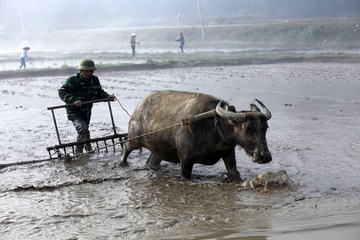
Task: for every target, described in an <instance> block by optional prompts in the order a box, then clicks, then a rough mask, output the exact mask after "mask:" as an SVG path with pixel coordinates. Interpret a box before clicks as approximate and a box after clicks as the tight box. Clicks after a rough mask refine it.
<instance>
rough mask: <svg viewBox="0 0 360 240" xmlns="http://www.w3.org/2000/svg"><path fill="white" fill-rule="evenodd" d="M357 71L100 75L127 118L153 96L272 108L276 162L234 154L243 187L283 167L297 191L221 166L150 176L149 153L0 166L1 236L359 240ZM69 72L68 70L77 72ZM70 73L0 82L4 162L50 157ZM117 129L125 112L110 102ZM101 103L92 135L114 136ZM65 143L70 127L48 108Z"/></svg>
mask: <svg viewBox="0 0 360 240" xmlns="http://www.w3.org/2000/svg"><path fill="white" fill-rule="evenodd" d="M359 71H360V66H359V65H356V64H338V63H326V64H324V63H289V64H275V65H274V64H271V65H250V66H232V67H198V68H176V69H157V70H139V71H122V72H110V71H108V72H99V74H97V75H98V76H99V78H100V81H101V83H102V86H103V87H104V89H106V90H107V91H108V92H109V93H114V94H115V95H116V96H117V98H118V99H119V100H120V102H121V104H122V105H123V107H124V108H125V109H126V110H127V111H128V112H129V113H130V114H131V113H132V112H133V110H134V108H135V107H136V105H137V104H138V102H140V100H141V99H142V98H143V97H144V96H146V95H147V94H149V93H150V92H151V91H153V90H161V89H171V90H181V91H194V92H201V93H206V94H211V95H214V96H216V97H218V98H221V99H224V100H226V101H228V102H230V103H231V104H232V105H234V106H236V108H237V110H248V109H249V104H250V103H252V101H253V99H255V98H257V99H259V100H261V101H263V102H264V104H265V105H266V106H267V107H268V108H269V109H270V110H271V112H272V114H273V117H272V119H271V120H270V121H269V127H270V129H269V131H268V134H267V139H268V145H269V149H270V151H271V152H272V156H273V161H272V162H271V163H269V164H266V165H258V164H256V163H253V162H252V161H251V158H250V157H248V156H246V155H245V153H244V152H243V151H242V150H241V149H237V151H236V156H237V165H238V169H239V171H240V174H241V176H242V178H243V179H248V180H250V179H254V178H255V177H257V176H259V175H260V174H262V173H264V172H276V171H280V170H281V171H282V170H283V171H286V173H287V176H288V177H289V178H290V179H291V181H292V182H294V184H295V185H296V188H291V189H289V188H282V187H277V188H269V189H267V190H266V191H264V190H259V189H248V190H244V189H243V188H241V187H240V185H239V184H235V183H232V182H228V179H227V174H226V172H227V171H226V169H225V166H224V164H223V163H222V162H221V161H220V162H219V163H217V164H216V165H214V166H202V165H196V166H195V167H194V170H193V179H192V181H190V182H189V181H181V180H180V166H178V165H175V164H171V163H166V162H163V163H162V164H161V167H160V168H159V169H157V170H151V169H148V168H147V167H146V166H145V161H146V159H147V157H148V156H149V152H148V151H147V150H146V149H144V150H143V152H136V151H135V152H134V153H132V154H131V155H130V156H129V159H128V161H129V163H130V166H129V167H127V168H112V167H111V166H112V164H113V163H115V162H116V161H118V159H119V157H120V153H121V148H120V147H118V148H117V151H115V152H114V151H111V150H109V151H107V152H106V151H102V152H100V153H95V154H91V155H89V156H84V157H81V158H79V159H77V160H75V161H72V162H66V161H62V160H53V161H48V162H42V163H37V164H30V165H21V166H11V167H8V168H4V169H0V174H1V180H0V222H1V225H2V228H1V229H0V234H1V236H3V238H6V239H15V238H18V239H24V238H26V239H60V238H62V239H222V238H226V239H253V240H255V239H304V238H306V239H339V238H343V239H358V236H359V235H360V230H359V229H360V219H359V215H360V204H359V202H360V201H359V200H360V188H359V184H358V183H359V182H360V177H359V174H358V173H359V169H360V164H359V162H358V160H357V159H358V155H359V153H360V150H359V149H360V143H359V139H360V135H359V131H358V129H359V127H360V123H359V121H358V119H359V116H360V111H359V108H360V98H359V97H358V89H359V84H360V77H359V75H358V73H359ZM74 73H75V71H74ZM67 77H68V76H67V75H64V76H54V77H34V78H32V77H26V78H25V77H24V78H9V79H3V80H1V81H0V96H1V98H0V99H1V100H0V112H1V121H0V133H1V136H2V137H1V140H0V144H1V152H0V163H1V164H4V163H14V162H19V161H29V160H36V159H44V158H47V157H48V155H47V152H46V147H48V146H52V145H56V144H57V137H56V133H55V130H54V123H53V120H52V116H51V112H50V111H48V110H46V108H47V107H49V106H56V105H61V104H63V103H62V102H61V101H60V100H59V98H58V96H57V89H58V88H59V87H60V86H61V85H62V84H63V82H64V81H65V79H66V78H67ZM112 106H113V113H114V117H115V124H116V126H117V128H118V132H119V133H121V132H127V123H128V121H129V116H128V115H127V114H126V112H125V111H123V110H122V108H121V107H120V106H119V104H118V103H116V102H114V103H112ZM107 109H108V108H107V105H106V104H96V105H95V106H94V110H93V117H92V123H91V126H90V130H91V134H92V137H94V138H95V137H102V136H104V135H109V134H111V133H112V125H111V120H110V116H109V113H108V110H107ZM55 114H56V118H57V121H58V127H59V129H60V136H61V139H62V141H63V142H64V143H65V142H72V141H74V139H75V135H76V134H75V130H74V129H73V126H72V124H71V123H70V122H68V121H67V120H66V116H65V110H63V109H60V110H57V111H56V112H55Z"/></svg>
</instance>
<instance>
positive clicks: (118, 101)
mask: <svg viewBox="0 0 360 240" xmlns="http://www.w3.org/2000/svg"><path fill="white" fill-rule="evenodd" d="M115 99H116V101H118V103H119V104H120V107H121V108H122V109H123V110H124V111H125V112H126V113H127V115H129V117H131V115H130V114H129V113H128V111H126V109H125V108H124V107H123V106H122V105H121V102H120V101H119V99H117V98H116V97H115Z"/></svg>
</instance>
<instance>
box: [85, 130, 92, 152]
mask: <svg viewBox="0 0 360 240" xmlns="http://www.w3.org/2000/svg"><path fill="white" fill-rule="evenodd" d="M84 136H85V139H84V140H88V139H90V132H88V133H87V134H85V135H84ZM85 150H86V151H87V152H89V151H92V147H91V143H85Z"/></svg>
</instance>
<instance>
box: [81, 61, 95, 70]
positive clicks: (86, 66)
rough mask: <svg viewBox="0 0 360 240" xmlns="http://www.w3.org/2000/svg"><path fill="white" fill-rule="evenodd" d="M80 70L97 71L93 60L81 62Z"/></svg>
mask: <svg viewBox="0 0 360 240" xmlns="http://www.w3.org/2000/svg"><path fill="white" fill-rule="evenodd" d="M77 69H79V70H97V69H96V67H95V63H94V61H93V60H90V59H85V60H82V61H81V62H80V66H79V67H78V68H77Z"/></svg>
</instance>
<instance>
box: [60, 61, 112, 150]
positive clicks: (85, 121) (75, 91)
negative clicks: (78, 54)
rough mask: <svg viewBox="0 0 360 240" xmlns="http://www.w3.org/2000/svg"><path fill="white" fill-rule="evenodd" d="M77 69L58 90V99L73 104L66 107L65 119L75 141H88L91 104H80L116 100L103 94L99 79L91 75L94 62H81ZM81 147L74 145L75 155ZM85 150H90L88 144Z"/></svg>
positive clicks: (94, 68) (93, 69) (105, 93)
mask: <svg viewBox="0 0 360 240" xmlns="http://www.w3.org/2000/svg"><path fill="white" fill-rule="evenodd" d="M77 69H79V70H80V72H79V73H77V74H75V75H73V76H71V77H69V78H68V79H67V80H66V82H65V84H64V85H62V86H61V88H60V89H59V97H60V99H61V100H62V101H64V102H65V103H66V104H71V103H74V104H75V105H74V106H70V107H66V113H67V118H68V120H70V121H72V122H73V125H74V127H75V129H76V132H77V134H78V136H77V141H84V140H87V139H90V131H89V125H90V118H91V109H92V104H86V105H82V102H85V101H92V100H96V99H103V98H108V99H109V100H110V101H114V100H115V99H116V98H115V96H114V95H109V94H108V93H107V92H105V91H104V90H103V89H102V87H101V85H100V81H99V78H98V77H97V76H95V75H93V74H94V71H95V70H97V69H96V67H95V63H94V61H92V60H90V59H85V60H82V61H81V62H80V66H79V67H78V68H77ZM83 147H84V146H83V145H76V154H79V153H82V152H83ZM85 150H86V151H91V150H92V148H91V144H90V143H87V144H85Z"/></svg>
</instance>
